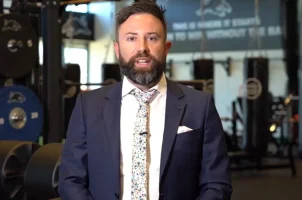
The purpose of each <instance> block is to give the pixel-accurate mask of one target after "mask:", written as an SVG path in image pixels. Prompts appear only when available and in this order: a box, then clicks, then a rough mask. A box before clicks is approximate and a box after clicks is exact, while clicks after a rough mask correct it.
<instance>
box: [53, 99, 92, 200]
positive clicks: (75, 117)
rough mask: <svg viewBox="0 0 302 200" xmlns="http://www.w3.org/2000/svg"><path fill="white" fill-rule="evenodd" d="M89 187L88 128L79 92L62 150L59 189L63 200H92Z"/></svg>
mask: <svg viewBox="0 0 302 200" xmlns="http://www.w3.org/2000/svg"><path fill="white" fill-rule="evenodd" d="M87 187H88V173H87V142H86V130H85V124H84V120H83V110H82V95H81V94H79V95H78V97H77V100H76V104H75V107H74V110H73V113H72V115H71V118H70V121H69V127H68V131H67V135H66V140H65V144H64V148H63V152H62V158H61V165H60V175H59V188H58V189H59V190H58V191H59V194H60V196H61V198H62V200H91V199H92V197H91V196H90V194H89V191H88V189H87Z"/></svg>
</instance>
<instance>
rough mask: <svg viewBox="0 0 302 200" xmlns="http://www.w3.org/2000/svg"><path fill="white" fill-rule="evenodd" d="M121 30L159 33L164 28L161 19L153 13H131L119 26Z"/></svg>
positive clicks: (125, 31)
mask: <svg viewBox="0 0 302 200" xmlns="http://www.w3.org/2000/svg"><path fill="white" fill-rule="evenodd" d="M119 29H120V31H121V32H124V34H125V33H128V32H132V33H139V32H142V31H143V32H146V33H151V32H153V33H158V34H160V33H161V32H162V30H163V25H162V23H161V21H160V20H159V19H158V18H156V17H155V16H153V15H151V14H145V13H143V14H134V15H131V16H130V17H129V18H128V19H127V20H126V21H125V22H124V23H123V24H121V25H120V27H119Z"/></svg>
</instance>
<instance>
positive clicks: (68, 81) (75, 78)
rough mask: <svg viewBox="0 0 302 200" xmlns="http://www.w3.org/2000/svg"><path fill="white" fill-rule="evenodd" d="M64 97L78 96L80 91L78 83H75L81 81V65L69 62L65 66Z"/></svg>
mask: <svg viewBox="0 0 302 200" xmlns="http://www.w3.org/2000/svg"><path fill="white" fill-rule="evenodd" d="M62 76H63V77H62V78H63V79H64V82H63V94H64V95H63V97H64V98H72V97H75V96H77V94H78V93H79V92H80V87H79V86H78V85H73V83H79V82H80V81H81V69H80V65H78V64H72V63H68V64H66V65H65V66H64V67H63V75H62Z"/></svg>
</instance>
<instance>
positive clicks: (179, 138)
mask: <svg viewBox="0 0 302 200" xmlns="http://www.w3.org/2000/svg"><path fill="white" fill-rule="evenodd" d="M201 136H202V132H201V129H195V130H191V131H188V132H184V133H179V134H177V135H176V140H175V146H174V147H175V150H183V151H185V150H190V149H192V148H193V149H194V148H196V147H198V146H200V145H201V144H202V143H201Z"/></svg>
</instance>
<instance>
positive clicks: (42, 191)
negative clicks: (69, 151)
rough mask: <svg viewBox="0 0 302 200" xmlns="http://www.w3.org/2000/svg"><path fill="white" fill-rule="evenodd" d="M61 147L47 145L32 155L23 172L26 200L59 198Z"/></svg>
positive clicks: (57, 144)
mask: <svg viewBox="0 0 302 200" xmlns="http://www.w3.org/2000/svg"><path fill="white" fill-rule="evenodd" d="M62 147H63V144H62V143H49V144H46V145H44V146H42V147H41V148H39V149H38V150H37V151H36V152H35V153H34V154H33V155H32V157H31V159H30V160H29V162H28V164H27V167H26V170H25V172H24V187H25V190H26V193H27V197H28V199H50V198H55V197H58V196H59V194H58V182H59V168H60V161H61V152H62ZM37 171H38V172H39V173H37Z"/></svg>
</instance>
